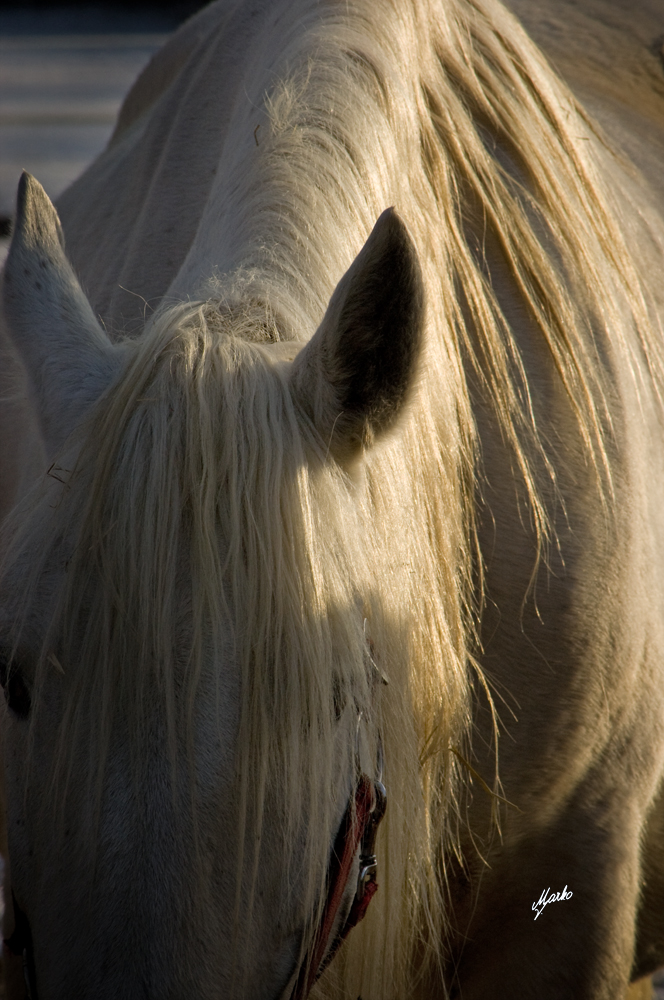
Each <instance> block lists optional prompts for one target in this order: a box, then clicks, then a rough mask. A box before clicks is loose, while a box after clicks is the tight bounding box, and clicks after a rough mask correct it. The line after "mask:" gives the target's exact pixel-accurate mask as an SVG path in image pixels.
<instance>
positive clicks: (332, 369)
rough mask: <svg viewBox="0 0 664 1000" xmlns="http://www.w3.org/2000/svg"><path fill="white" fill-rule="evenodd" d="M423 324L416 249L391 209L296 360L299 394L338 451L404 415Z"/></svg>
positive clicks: (352, 449) (350, 450) (347, 452)
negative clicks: (402, 410) (403, 408)
mask: <svg viewBox="0 0 664 1000" xmlns="http://www.w3.org/2000/svg"><path fill="white" fill-rule="evenodd" d="M423 328H424V287H423V282H422V273H421V269H420V265H419V261H418V258H417V252H416V250H415V246H414V245H413V242H412V240H411V239H410V236H409V235H408V231H407V229H406V227H405V225H404V224H403V222H402V221H401V219H400V218H399V216H398V215H397V213H396V212H395V211H394V209H388V210H387V211H385V212H383V214H382V215H381V216H380V218H379V219H378V222H377V223H376V225H375V226H374V229H373V231H372V233H371V235H370V236H369V239H368V240H367V242H366V244H365V245H364V247H363V249H362V250H361V252H360V253H359V254H358V256H357V257H356V259H355V261H354V262H353V264H352V265H351V267H350V269H349V270H348V271H347V272H346V274H345V275H344V277H343V278H342V279H341V281H340V282H339V285H338V286H337V288H336V290H335V292H334V294H333V296H332V298H331V300H330V304H329V306H328V309H327V312H326V314H325V317H324V319H323V322H322V324H321V326H320V328H319V329H318V331H317V332H316V334H315V336H314V337H313V338H312V340H311V341H310V343H309V344H308V345H307V347H306V348H304V350H303V351H302V352H301V353H300V355H299V356H298V358H297V359H296V362H295V363H294V370H293V381H294V385H295V388H296V391H297V394H298V395H299V397H300V400H301V402H302V403H303V405H304V408H305V409H306V410H307V412H308V414H309V415H310V416H311V417H312V418H313V420H314V423H315V424H316V426H317V428H318V430H319V433H320V434H321V436H322V437H323V439H324V440H325V441H326V444H327V443H329V445H330V449H331V450H332V451H333V452H334V454H335V457H336V458H337V459H344V458H347V457H352V455H353V454H354V453H356V452H357V451H358V450H359V449H360V448H361V447H362V446H366V445H369V444H371V442H372V441H373V439H374V438H375V437H376V436H378V435H380V434H382V433H384V432H385V431H387V430H389V428H390V427H391V426H392V425H393V423H394V422H395V420H396V419H397V417H398V415H399V413H400V411H401V409H402V407H403V405H404V403H405V402H406V400H407V397H408V395H409V393H410V391H411V389H412V387H413V383H414V380H415V371H416V367H417V362H418V359H419V355H420V350H421V345H422V333H423Z"/></svg>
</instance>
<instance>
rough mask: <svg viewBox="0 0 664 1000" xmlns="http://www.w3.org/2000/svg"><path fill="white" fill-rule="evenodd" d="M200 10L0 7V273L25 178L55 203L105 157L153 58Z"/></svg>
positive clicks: (45, 2) (176, 5)
mask: <svg viewBox="0 0 664 1000" xmlns="http://www.w3.org/2000/svg"><path fill="white" fill-rule="evenodd" d="M201 6H203V4H202V3H201V2H197V0H173V2H168V0H165V2H156V0H155V2H153V3H150V2H149V0H147V2H146V0H142V2H139V3H131V2H129V0H124V2H115V3H100V4H91V3H89V2H88V3H84V2H78V3H77V2H73V3H69V4H67V5H66V6H64V5H62V4H57V3H52V2H49V0H40V2H32V3H31V2H27V3H26V2H20V0H15V2H11V0H9V2H7V0H1V2H0V264H1V263H2V260H3V259H4V256H5V254H6V251H7V245H8V236H9V232H10V225H11V218H12V215H13V213H14V200H15V196H16V185H17V183H18V179H19V177H20V175H21V171H22V170H28V171H29V172H30V173H31V174H34V176H35V177H36V178H37V179H38V180H39V181H41V183H42V184H43V185H44V187H45V188H46V191H47V192H48V194H49V195H50V196H51V198H56V197H57V196H58V194H60V192H61V191H63V190H64V188H65V187H67V185H68V184H70V183H71V182H72V181H73V180H74V179H75V178H76V177H78V176H79V174H80V173H81V172H82V171H83V170H84V169H85V167H86V166H87V164H88V163H89V162H90V161H91V160H92V159H94V157H95V156H96V155H97V154H98V153H99V152H100V151H101V150H102V149H103V148H104V146H105V144H106V142H107V141H108V138H109V137H110V134H111V132H112V130H113V124H114V122H115V118H116V116H117V112H118V110H119V107H120V104H121V102H122V99H123V97H124V95H125V94H126V92H127V91H128V90H129V88H130V86H131V84H132V83H133V81H134V79H135V78H136V76H137V75H138V73H139V72H140V70H141V69H142V68H143V66H144V65H145V64H146V63H147V62H148V60H149V59H150V56H151V55H152V54H153V52H155V51H156V49H157V48H159V46H160V45H161V44H162V43H163V42H164V40H165V39H166V37H167V36H168V35H169V33H170V32H172V31H173V30H174V29H175V28H176V27H177V26H178V24H180V23H181V22H182V21H183V20H185V19H186V18H187V17H189V16H190V15H191V14H193V13H194V12H195V11H196V10H198V9H199V8H200V7H201Z"/></svg>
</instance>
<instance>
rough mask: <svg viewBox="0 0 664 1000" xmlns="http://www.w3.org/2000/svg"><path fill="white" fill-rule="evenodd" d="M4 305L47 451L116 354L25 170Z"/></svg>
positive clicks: (75, 419) (103, 381)
mask: <svg viewBox="0 0 664 1000" xmlns="http://www.w3.org/2000/svg"><path fill="white" fill-rule="evenodd" d="M3 307H4V317H5V320H6V323H7V329H8V332H9V335H10V337H11V340H12V342H13V344H14V347H15V348H16V350H17V352H18V355H19V357H20V359H21V361H22V362H23V364H24V365H25V368H26V371H27V375H28V381H29V384H30V387H31V390H32V396H33V400H34V403H35V407H36V413H37V418H38V420H39V426H40V429H41V432H42V436H43V439H44V444H45V445H46V449H47V452H48V453H49V454H50V455H51V456H52V455H53V453H54V452H56V451H57V450H58V449H59V448H60V446H61V445H62V444H63V443H64V441H65V440H66V439H67V437H68V436H69V434H70V433H71V431H72V430H73V429H74V427H75V426H76V425H77V424H78V423H79V422H80V420H81V418H82V417H83V415H84V414H85V412H86V410H87V409H88V408H89V407H90V406H91V404H92V403H94V402H95V400H96V399H98V397H99V396H100V395H101V393H102V392H103V391H104V390H105V389H106V388H107V387H108V385H109V384H110V381H111V379H112V378H113V377H114V375H115V374H116V372H117V371H118V367H119V364H120V353H121V352H120V349H119V348H117V347H114V346H113V345H112V344H111V342H110V340H109V339H108V337H107V336H106V334H105V333H104V331H103V330H102V328H101V326H100V325H99V323H98V322H97V319H96V318H95V315H94V313H93V311H92V308H91V306H90V303H89V302H88V300H87V298H86V296H85V294H84V292H83V290H82V289H81V286H80V285H79V283H78V279H77V278H76V275H75V274H74V271H73V270H72V267H71V265H70V264H69V261H68V260H67V258H66V257H65V253H64V238H63V234H62V227H61V225H60V220H59V219H58V214H57V212H56V211H55V208H54V207H53V205H52V204H51V202H50V200H49V198H48V195H47V194H46V192H45V191H44V189H43V187H42V186H41V184H39V183H38V182H37V181H36V180H35V179H34V177H31V176H30V174H26V173H24V174H23V176H22V177H21V181H20V184H19V189H18V199H17V210H16V225H15V227H14V235H13V239H12V243H11V247H10V249H9V254H8V256H7V261H6V264H5V271H4V281H3Z"/></svg>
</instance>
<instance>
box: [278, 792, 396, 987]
mask: <svg viewBox="0 0 664 1000" xmlns="http://www.w3.org/2000/svg"><path fill="white" fill-rule="evenodd" d="M386 801H387V796H386V793H385V788H384V786H383V784H382V782H380V781H372V780H371V778H368V777H367V775H366V774H362V775H360V778H359V781H358V783H357V786H356V788H355V794H354V795H353V796H352V797H351V799H350V800H349V802H348V805H347V807H346V812H345V813H344V817H343V819H342V821H341V826H340V827H339V832H338V833H337V836H336V839H335V842H334V847H333V849H332V856H331V858H330V866H329V869H328V876H327V884H328V890H327V899H326V900H325V906H324V908H323V915H322V918H321V921H320V923H319V925H318V927H317V929H316V934H315V937H314V940H313V944H312V946H311V948H310V951H309V954H308V955H307V957H306V959H305V961H304V963H303V965H302V967H301V969H300V974H299V976H298V979H297V982H296V984H295V989H294V991H293V993H292V994H291V1000H306V997H307V996H308V995H309V992H310V991H311V988H312V986H313V984H314V982H315V981H316V979H317V978H318V977H319V976H320V975H321V973H322V972H323V970H324V969H325V968H326V967H327V966H328V965H329V963H330V962H331V961H332V959H333V958H334V956H335V955H336V953H337V951H338V949H339V946H340V945H341V943H342V941H343V940H344V938H346V937H347V935H348V934H349V933H350V931H351V930H352V928H353V927H355V926H356V925H357V924H359V922H360V921H361V920H363V919H364V915H365V914H366V912H367V908H368V906H369V903H370V902H371V900H372V899H373V897H374V895H375V893H376V890H377V889H378V883H377V882H376V872H377V867H378V865H377V861H376V855H375V854H374V853H373V849H374V844H375V841H376V831H377V829H378V824H379V823H380V821H381V819H382V818H383V815H384V813H385V805H386ZM358 848H359V849H360V870H359V875H358V879H357V889H356V892H355V897H354V899H353V903H352V905H351V908H350V911H349V913H348V916H347V917H346V920H345V921H344V923H343V925H342V926H341V927H340V928H339V930H338V931H337V934H336V936H335V938H334V940H333V941H332V943H331V944H330V936H331V934H332V929H333V927H334V924H335V921H336V919H337V916H338V912H339V907H340V905H341V901H342V899H343V896H344V893H345V890H346V886H347V885H348V881H349V878H350V874H351V867H352V864H353V860H354V858H355V855H356V854H357V851H358Z"/></svg>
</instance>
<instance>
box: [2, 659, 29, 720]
mask: <svg viewBox="0 0 664 1000" xmlns="http://www.w3.org/2000/svg"><path fill="white" fill-rule="evenodd" d="M0 684H1V685H2V689H3V691H4V694H5V701H6V702H7V704H8V705H9V708H10V710H11V711H12V712H13V713H14V715H17V716H18V717H19V719H25V718H26V717H27V715H28V713H29V711H30V692H29V691H28V686H27V684H26V683H25V680H24V679H23V675H22V673H21V669H20V667H18V666H17V665H16V663H12V662H11V660H10V658H9V657H8V656H7V655H5V654H4V653H0Z"/></svg>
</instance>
